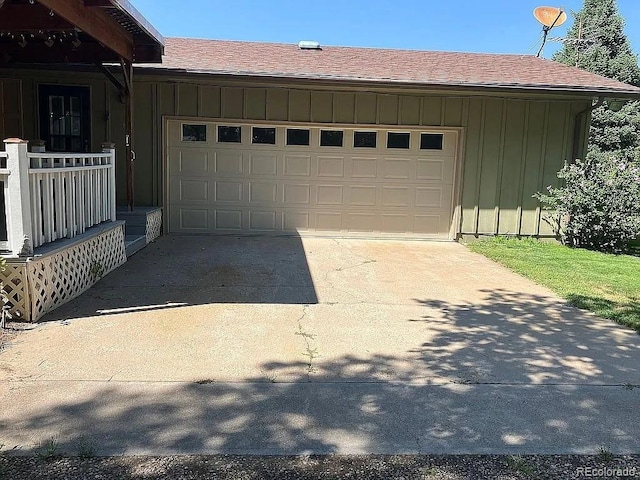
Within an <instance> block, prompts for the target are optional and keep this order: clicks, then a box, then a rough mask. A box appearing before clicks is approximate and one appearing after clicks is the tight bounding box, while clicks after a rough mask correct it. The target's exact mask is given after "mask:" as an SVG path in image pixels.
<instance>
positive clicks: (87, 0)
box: [84, 0, 113, 8]
mask: <svg viewBox="0 0 640 480" xmlns="http://www.w3.org/2000/svg"><path fill="white" fill-rule="evenodd" d="M84 6H85V7H102V8H105V7H113V4H112V3H111V2H110V1H109V0H84Z"/></svg>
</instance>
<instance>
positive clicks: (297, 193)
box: [282, 184, 311, 205]
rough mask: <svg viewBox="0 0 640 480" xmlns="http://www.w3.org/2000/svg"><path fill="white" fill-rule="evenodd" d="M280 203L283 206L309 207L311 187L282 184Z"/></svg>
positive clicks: (307, 185)
mask: <svg viewBox="0 0 640 480" xmlns="http://www.w3.org/2000/svg"><path fill="white" fill-rule="evenodd" d="M282 191H283V198H282V202H283V203H284V204H285V205H309V201H310V200H311V185H309V184H284V186H283V189H282Z"/></svg>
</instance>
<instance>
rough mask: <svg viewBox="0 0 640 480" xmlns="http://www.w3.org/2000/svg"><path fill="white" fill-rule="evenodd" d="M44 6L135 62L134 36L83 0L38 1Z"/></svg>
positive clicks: (121, 55)
mask: <svg viewBox="0 0 640 480" xmlns="http://www.w3.org/2000/svg"><path fill="white" fill-rule="evenodd" d="M38 3H40V4H41V5H42V6H44V7H46V8H48V9H50V10H51V11H53V12H54V13H55V14H56V15H59V16H60V17H62V18H64V19H65V20H67V21H68V22H70V23H71V24H73V25H75V26H76V27H78V28H79V29H80V30H82V31H83V32H85V33H86V34H87V35H89V36H91V37H93V38H94V39H95V40H97V41H98V42H100V43H102V44H103V45H104V46H106V47H107V48H109V49H111V50H113V51H114V52H116V53H117V54H118V55H119V56H120V57H122V58H124V59H125V60H127V61H129V62H131V61H133V52H134V43H133V35H131V34H130V33H129V32H127V31H126V30H125V29H124V28H122V26H121V25H120V24H119V23H118V22H116V21H115V20H114V19H113V18H111V17H110V16H109V15H107V14H105V13H104V12H102V11H100V10H98V9H93V8H87V7H85V4H84V3H83V1H82V0H38Z"/></svg>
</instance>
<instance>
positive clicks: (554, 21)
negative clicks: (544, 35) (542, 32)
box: [533, 7, 567, 30]
mask: <svg viewBox="0 0 640 480" xmlns="http://www.w3.org/2000/svg"><path fill="white" fill-rule="evenodd" d="M533 16H534V17H536V20H538V21H539V22H540V23H541V24H542V25H543V26H544V27H545V28H548V29H549V30H551V29H552V28H553V27H559V26H560V25H562V24H563V23H564V22H566V21H567V14H566V13H565V12H564V11H563V10H562V9H561V8H556V7H538V8H536V9H534V10H533Z"/></svg>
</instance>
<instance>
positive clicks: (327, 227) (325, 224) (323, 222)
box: [315, 212, 343, 232]
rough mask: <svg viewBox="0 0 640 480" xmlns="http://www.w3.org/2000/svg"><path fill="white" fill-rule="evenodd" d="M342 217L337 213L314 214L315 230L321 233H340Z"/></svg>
mask: <svg viewBox="0 0 640 480" xmlns="http://www.w3.org/2000/svg"><path fill="white" fill-rule="evenodd" d="M342 217H343V214H342V213H337V212H316V215H315V220H316V221H315V229H316V230H319V231H323V232H338V231H341V230H342V228H343V226H342Z"/></svg>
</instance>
